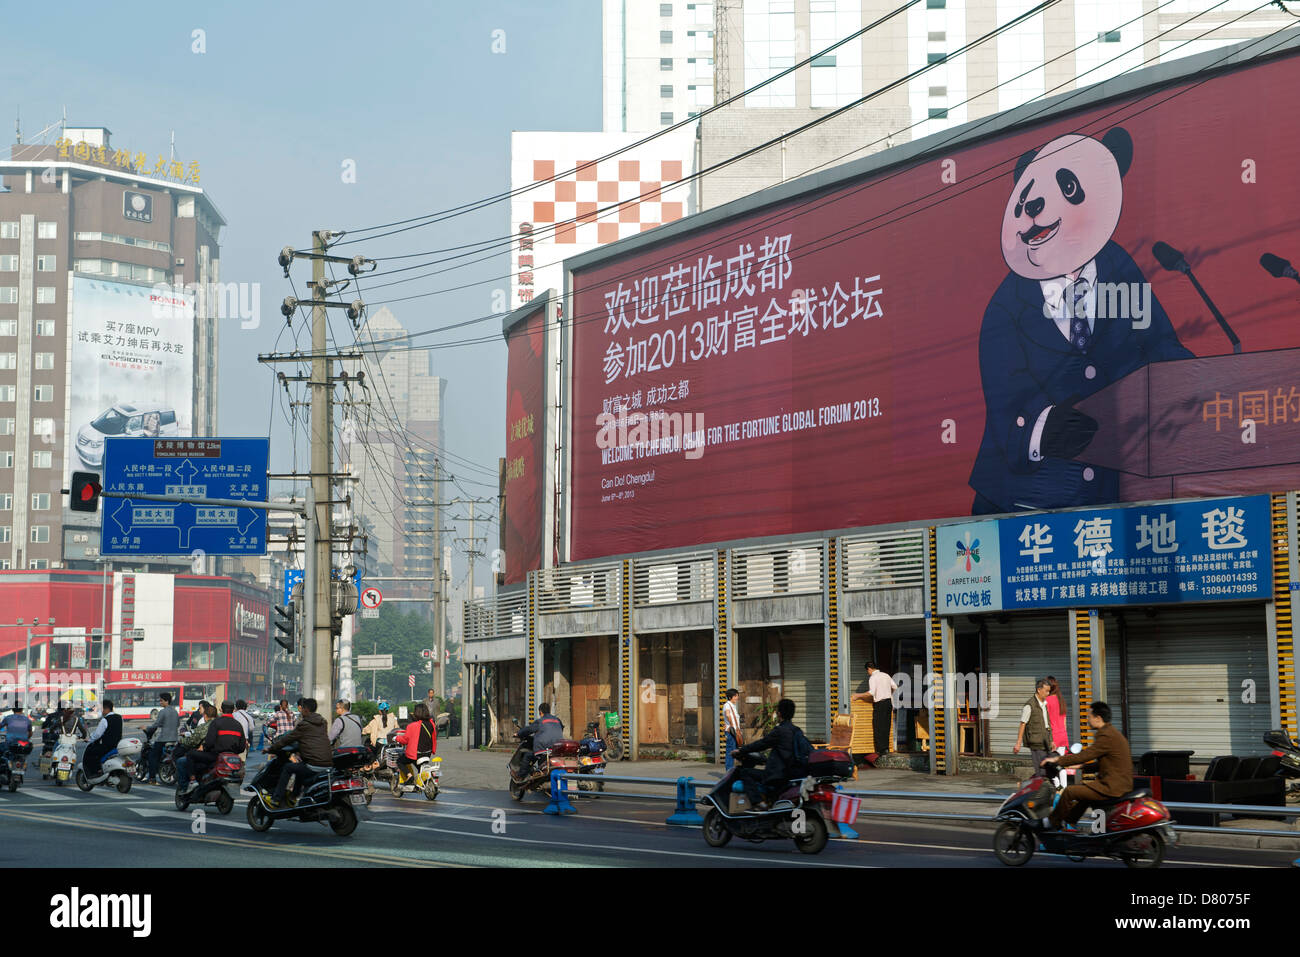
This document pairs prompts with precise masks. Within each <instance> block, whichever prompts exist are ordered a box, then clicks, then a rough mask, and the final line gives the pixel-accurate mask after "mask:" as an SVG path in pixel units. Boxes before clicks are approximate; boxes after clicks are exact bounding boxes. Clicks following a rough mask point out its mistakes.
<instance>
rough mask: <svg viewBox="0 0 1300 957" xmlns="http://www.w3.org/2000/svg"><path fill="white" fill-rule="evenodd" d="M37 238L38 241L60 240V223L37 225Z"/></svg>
mask: <svg viewBox="0 0 1300 957" xmlns="http://www.w3.org/2000/svg"><path fill="white" fill-rule="evenodd" d="M36 238H37V239H58V238H59V224H58V223H37V224H36Z"/></svg>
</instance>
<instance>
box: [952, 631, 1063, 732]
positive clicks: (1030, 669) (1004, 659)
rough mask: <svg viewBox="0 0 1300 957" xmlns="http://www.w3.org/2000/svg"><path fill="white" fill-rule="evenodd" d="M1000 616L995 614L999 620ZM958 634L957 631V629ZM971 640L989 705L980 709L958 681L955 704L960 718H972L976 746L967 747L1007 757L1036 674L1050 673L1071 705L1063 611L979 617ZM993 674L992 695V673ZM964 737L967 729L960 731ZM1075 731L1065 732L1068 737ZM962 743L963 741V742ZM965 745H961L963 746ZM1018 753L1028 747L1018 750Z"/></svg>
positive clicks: (1032, 693) (969, 689) (966, 685)
mask: <svg viewBox="0 0 1300 957" xmlns="http://www.w3.org/2000/svg"><path fill="white" fill-rule="evenodd" d="M999 619H1001V620H999ZM959 634H960V632H959ZM972 640H973V641H975V642H979V643H980V645H981V648H980V649H979V652H981V653H982V657H983V658H984V660H985V661H986V662H987V663H988V674H989V676H990V683H989V684H988V685H987V687H988V688H989V690H990V698H991V700H990V702H989V704H990V707H988V708H985V709H983V712H982V713H981V709H980V707H979V704H980V702H978V701H976V700H972V699H973V698H974V697H975V695H973V694H971V691H972V689H971V688H970V683H969V682H962V683H961V684H960V685H959V686H958V687H959V691H960V697H959V699H958V702H957V704H958V707H959V709H961V710H960V712H959V713H960V714H962V715H963V716H964V717H963V719H962V720H963V723H964V722H965V721H966V720H970V721H972V722H974V728H975V731H976V739H975V740H976V747H975V748H974V749H972V750H971V751H968V752H967V753H974V754H982V755H985V756H988V755H992V756H996V757H1009V756H1011V755H1012V754H1013V751H1012V749H1013V748H1014V747H1015V744H1016V735H1017V734H1018V733H1019V730H1020V714H1021V711H1022V710H1023V708H1024V706H1025V704H1027V703H1028V702H1029V699H1030V698H1032V697H1033V696H1034V686H1035V685H1036V684H1037V682H1038V679H1039V678H1046V677H1047V676H1048V675H1051V676H1052V677H1054V678H1055V679H1056V680H1057V683H1058V684H1059V685H1060V687H1061V701H1062V703H1063V705H1064V707H1065V708H1066V710H1067V711H1072V710H1073V708H1072V702H1073V701H1074V683H1075V682H1074V678H1073V674H1074V664H1073V658H1072V656H1071V654H1070V619H1069V614H1068V612H1066V611H1058V612H1052V613H1049V614H1042V615H1034V614H1019V615H1004V616H999V618H998V619H993V618H989V619H986V620H984V621H982V622H981V623H980V627H979V628H978V629H977V630H975V632H974V634H973V636H972ZM993 675H996V676H997V688H996V697H993V686H992V684H991V681H992V676H993ZM963 734H964V736H966V737H967V738H968V739H969V737H970V735H969V733H968V732H963ZM1074 738H1075V735H1073V734H1072V735H1071V740H1074ZM967 743H968V742H967ZM963 750H965V746H963ZM1021 753H1022V755H1024V756H1026V757H1027V756H1028V753H1027V752H1025V751H1023V750H1022V752H1021Z"/></svg>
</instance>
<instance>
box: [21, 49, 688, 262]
mask: <svg viewBox="0 0 1300 957" xmlns="http://www.w3.org/2000/svg"><path fill="white" fill-rule="evenodd" d="M672 68H673V58H672V57H670V56H664V57H660V58H659V69H660V70H662V71H663V72H665V73H667V72H668V71H669V70H671V69H672ZM14 268H15V269H16V268H18V267H16V266H15V267H14Z"/></svg>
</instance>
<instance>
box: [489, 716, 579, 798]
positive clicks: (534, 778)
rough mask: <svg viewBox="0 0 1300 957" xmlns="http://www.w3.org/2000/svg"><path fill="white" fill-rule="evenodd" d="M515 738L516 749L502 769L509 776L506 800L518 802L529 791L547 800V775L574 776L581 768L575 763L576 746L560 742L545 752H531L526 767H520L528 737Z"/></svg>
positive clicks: (576, 743)
mask: <svg viewBox="0 0 1300 957" xmlns="http://www.w3.org/2000/svg"><path fill="white" fill-rule="evenodd" d="M515 736H516V737H518V738H519V747H518V748H517V749H516V750H515V753H514V754H513V755H512V756H511V758H510V763H509V764H507V765H506V770H507V771H508V772H509V773H510V798H511V800H514V801H522V800H523V799H524V795H526V794H527V793H528V792H529V791H540V792H542V793H543V794H545V795H547V796H548V797H549V796H550V793H551V772H552V771H563V772H564V773H565V774H577V773H578V772H579V769H580V768H581V765H580V764H579V763H578V742H577V741H570V740H569V739H567V738H566V739H564V740H562V741H556V742H555V744H553V745H551V746H550V747H549V748H543V749H542V750H541V751H534V752H533V756H532V758H531V759H529V761H528V763H527V765H525V764H524V760H523V753H524V751H532V745H533V739H532V735H520V734H519V733H518V732H516V733H515Z"/></svg>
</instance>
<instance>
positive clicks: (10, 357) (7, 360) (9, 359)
mask: <svg viewBox="0 0 1300 957" xmlns="http://www.w3.org/2000/svg"><path fill="white" fill-rule="evenodd" d="M17 368H18V353H16V352H0V369H17Z"/></svg>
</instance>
